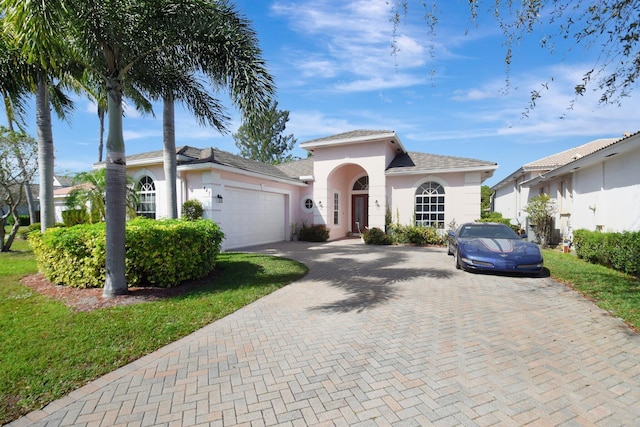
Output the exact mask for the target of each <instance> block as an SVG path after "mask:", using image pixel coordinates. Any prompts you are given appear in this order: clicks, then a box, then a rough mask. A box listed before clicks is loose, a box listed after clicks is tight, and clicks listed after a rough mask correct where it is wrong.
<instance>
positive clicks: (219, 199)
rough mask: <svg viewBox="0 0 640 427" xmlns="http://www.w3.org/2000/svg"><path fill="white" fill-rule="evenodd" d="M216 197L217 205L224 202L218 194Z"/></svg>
mask: <svg viewBox="0 0 640 427" xmlns="http://www.w3.org/2000/svg"><path fill="white" fill-rule="evenodd" d="M216 197H217V198H218V203H222V201H223V200H224V198H223V197H222V195H220V194H218V195H217V196H216Z"/></svg>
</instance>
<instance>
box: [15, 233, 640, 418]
mask: <svg viewBox="0 0 640 427" xmlns="http://www.w3.org/2000/svg"><path fill="white" fill-rule="evenodd" d="M254 250H260V251H262V252H267V253H274V254H282V255H285V256H289V257H292V258H295V259H298V260H300V261H302V262H304V263H306V264H307V265H308V266H309V268H310V272H309V274H308V275H307V276H306V277H305V278H303V279H302V280H300V281H299V282H296V283H294V284H292V285H290V286H287V287H285V288H283V289H281V290H279V291H277V292H275V293H273V294H271V295H270V296H268V297H266V298H263V299H262V300H260V301H258V302H256V303H254V304H252V305H250V306H248V307H245V308H244V309H242V310H240V311H238V312H236V313H234V314H232V315H230V316H228V317H226V318H225V319H222V320H220V321H217V322H215V323H213V324H211V325H209V326H207V327H205V328H203V329H202V330H200V331H198V332H196V333H194V334H192V335H190V336H188V337H186V338H184V339H182V340H180V341H178V342H176V343H174V344H171V345H169V346H167V347H165V348H163V349H161V350H159V351H158V352H156V353H153V354H151V355H149V356H147V357H144V358H142V359H140V360H138V361H137V362H134V363H132V364H130V365H128V366H126V367H124V368H122V369H119V370H117V371H115V372H113V373H111V374H109V375H107V376H105V377H103V378H100V379H98V380H96V381H94V382H92V383H90V384H89V385H87V386H85V387H83V388H82V389H80V390H78V391H76V392H74V393H71V394H70V395H69V396H68V397H65V398H63V399H61V400H59V401H57V402H54V403H52V404H51V405H49V406H48V407H47V408H45V409H44V410H42V411H38V412H35V413H32V414H30V415H29V416H27V417H24V418H22V419H20V420H17V421H16V422H15V423H14V425H15V426H18V425H30V424H33V423H36V424H39V425H104V426H112V425H131V426H134V425H135V426H139V425H142V426H144V425H176V426H179V425H212V426H217V425H220V426H223V425H224V426H230V425H251V426H261V425H292V426H303V425H328V426H332V425H362V426H378V425H381V426H384V425H398V426H423V425H438V426H446V425H468V426H472V425H481V426H486V425H525V424H532V425H545V426H546V425H602V426H620V425H630V426H631V425H640V337H639V336H638V335H637V334H635V333H633V332H632V331H630V330H629V329H628V328H627V327H626V326H625V325H624V324H623V323H622V322H621V321H620V320H618V319H616V318H614V317H611V316H609V315H608V314H607V313H605V312H604V311H602V310H600V309H599V308H597V307H596V306H595V305H593V304H592V303H591V302H589V301H587V300H585V299H584V298H582V297H580V296H578V295H577V294H575V293H574V292H572V291H571V290H569V289H568V288H566V287H564V286H562V285H560V284H558V283H556V282H554V281H553V280H552V279H550V278H513V277H503V276H492V275H478V274H470V273H464V272H461V271H457V270H456V269H455V268H454V263H453V259H452V258H450V257H447V255H446V251H445V250H443V249H439V248H413V247H371V246H365V245H363V244H360V242H359V241H358V240H355V241H354V240H345V241H339V242H332V243H328V244H309V243H300V242H295V243H283V244H278V245H273V246H265V247H262V248H258V249H254Z"/></svg>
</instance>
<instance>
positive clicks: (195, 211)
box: [182, 199, 204, 221]
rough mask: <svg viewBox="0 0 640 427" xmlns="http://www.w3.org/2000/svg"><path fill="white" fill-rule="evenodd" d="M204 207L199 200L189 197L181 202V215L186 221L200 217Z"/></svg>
mask: <svg viewBox="0 0 640 427" xmlns="http://www.w3.org/2000/svg"><path fill="white" fill-rule="evenodd" d="M203 212H204V209H203V208H202V203H201V202H200V200H197V199H191V200H187V201H186V202H184V203H183V204H182V217H183V218H184V219H186V220H187V221H195V220H197V219H202V214H203Z"/></svg>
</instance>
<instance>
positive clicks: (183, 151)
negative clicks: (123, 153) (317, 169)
mask: <svg viewBox="0 0 640 427" xmlns="http://www.w3.org/2000/svg"><path fill="white" fill-rule="evenodd" d="M162 155H163V150H156V151H148V152H146V153H140V154H134V155H131V156H127V163H131V162H134V161H143V160H151V159H157V158H162ZM176 155H177V156H178V160H177V163H178V165H180V166H181V165H190V164H199V163H213V164H216V165H220V166H227V167H230V168H235V169H240V170H244V171H247V172H253V173H257V174H261V175H266V176H270V177H274V178H279V179H285V180H294V181H296V182H299V181H298V177H297V176H291V175H288V174H286V173H285V172H283V171H282V170H280V169H279V168H278V167H277V166H275V165H272V164H269V163H263V162H258V161H256V160H250V159H245V158H244V157H240V156H237V155H235V154H231V153H228V152H226V151H222V150H218V149H216V148H195V147H190V146H188V145H187V146H181V147H177V148H176Z"/></svg>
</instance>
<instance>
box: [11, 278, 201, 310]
mask: <svg viewBox="0 0 640 427" xmlns="http://www.w3.org/2000/svg"><path fill="white" fill-rule="evenodd" d="M210 280H211V279H210V278H209V280H208V281H210ZM205 282H207V280H206V279H203V280H200V281H194V282H188V283H183V284H181V285H180V286H176V287H173V288H157V287H140V288H129V294H128V295H120V296H116V297H112V298H105V297H103V296H102V288H87V289H80V288H70V287H68V286H59V285H54V284H53V283H51V282H50V281H48V280H47V279H46V278H45V277H44V276H43V275H42V274H40V273H37V274H31V275H29V276H25V277H23V278H22V279H21V280H20V283H22V284H23V285H25V286H27V287H28V288H30V289H32V290H34V291H35V292H38V293H39V294H42V295H45V296H48V297H50V298H53V299H55V300H58V301H61V302H62V303H64V304H65V305H66V306H68V307H70V308H71V309H73V310H74V311H92V310H97V309H100V308H107V307H116V306H121V305H131V304H140V303H143V302H149V301H159V300H161V299H164V298H169V297H173V296H179V295H184V294H185V293H187V292H189V291H191V290H193V289H195V288H198V287H200V286H202V285H203V284H204V283H205Z"/></svg>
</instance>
